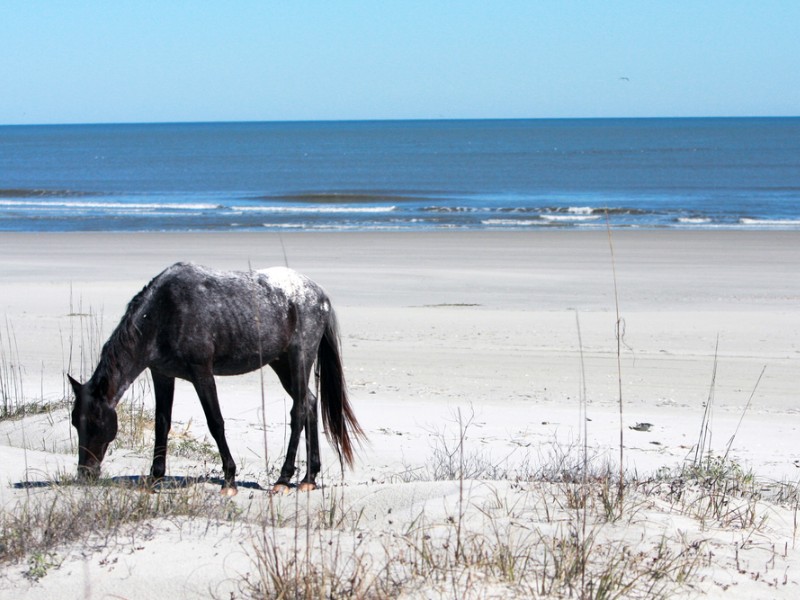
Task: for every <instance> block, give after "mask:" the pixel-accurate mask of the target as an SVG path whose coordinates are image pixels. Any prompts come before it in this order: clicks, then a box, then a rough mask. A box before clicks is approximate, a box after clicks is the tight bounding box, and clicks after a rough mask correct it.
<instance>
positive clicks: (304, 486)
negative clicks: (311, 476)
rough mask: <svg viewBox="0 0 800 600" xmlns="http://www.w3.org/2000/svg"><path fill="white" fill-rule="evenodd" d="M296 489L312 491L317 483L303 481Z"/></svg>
mask: <svg viewBox="0 0 800 600" xmlns="http://www.w3.org/2000/svg"><path fill="white" fill-rule="evenodd" d="M297 489H298V490H299V491H301V492H313V491H314V490H315V489H317V484H316V483H308V482H305V481H304V482H303V483H301V484H300V485H299V486H298V487H297Z"/></svg>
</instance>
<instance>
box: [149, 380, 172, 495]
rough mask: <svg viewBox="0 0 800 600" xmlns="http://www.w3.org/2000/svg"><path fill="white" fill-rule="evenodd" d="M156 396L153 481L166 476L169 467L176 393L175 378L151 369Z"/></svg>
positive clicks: (151, 471)
mask: <svg viewBox="0 0 800 600" xmlns="http://www.w3.org/2000/svg"><path fill="white" fill-rule="evenodd" d="M150 374H151V375H152V377H153V390H154V392H155V396H156V425H155V429H156V440H155V446H154V447H153V466H152V468H151V469H150V477H151V478H152V481H153V482H156V481H158V480H159V479H162V478H163V477H164V473H165V472H166V469H167V437H168V436H169V430H170V428H171V427H172V399H173V397H174V395H175V378H174V377H167V376H166V375H162V374H161V373H158V372H156V371H153V370H152V369H151V370H150Z"/></svg>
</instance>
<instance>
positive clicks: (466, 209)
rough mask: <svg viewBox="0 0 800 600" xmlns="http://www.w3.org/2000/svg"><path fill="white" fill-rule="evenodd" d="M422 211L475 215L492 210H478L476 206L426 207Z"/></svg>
mask: <svg viewBox="0 0 800 600" xmlns="http://www.w3.org/2000/svg"><path fill="white" fill-rule="evenodd" d="M421 210H422V211H423V212H435V213H473V212H478V211H481V212H487V211H491V209H490V208H478V207H475V206H425V207H424V208H422V209H421Z"/></svg>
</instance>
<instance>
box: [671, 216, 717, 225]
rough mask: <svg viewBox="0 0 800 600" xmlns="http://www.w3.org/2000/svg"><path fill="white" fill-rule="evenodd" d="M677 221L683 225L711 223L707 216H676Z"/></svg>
mask: <svg viewBox="0 0 800 600" xmlns="http://www.w3.org/2000/svg"><path fill="white" fill-rule="evenodd" d="M678 223H683V224H684V225H704V224H706V223H711V219H709V218H707V217H678Z"/></svg>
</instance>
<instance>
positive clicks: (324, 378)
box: [317, 308, 366, 467]
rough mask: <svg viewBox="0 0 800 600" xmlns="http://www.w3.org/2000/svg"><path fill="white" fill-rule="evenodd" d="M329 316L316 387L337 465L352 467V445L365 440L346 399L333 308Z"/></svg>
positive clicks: (318, 360)
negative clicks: (334, 450) (357, 440)
mask: <svg viewBox="0 0 800 600" xmlns="http://www.w3.org/2000/svg"><path fill="white" fill-rule="evenodd" d="M329 315H330V318H329V319H328V324H327V326H326V327H325V333H324V334H323V336H322V340H321V341H320V344H319V349H318V350H317V385H318V386H319V397H320V406H321V412H322V424H323V426H324V427H325V433H326V435H327V436H328V439H329V440H330V441H331V443H332V444H333V446H334V447H335V448H336V451H337V452H338V454H339V461H340V462H342V463H346V464H347V466H349V467H352V466H353V458H354V456H353V441H354V439H358V438H364V437H366V436H365V435H364V431H363V430H362V429H361V425H359V424H358V421H357V420H356V416H355V415H354V414H353V409H352V408H351V406H350V402H349V401H348V399H347V386H346V385H345V381H344V370H343V369H342V357H341V348H340V343H339V330H338V326H337V324H336V316H335V315H334V312H333V308H331V310H330V313H329Z"/></svg>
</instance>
